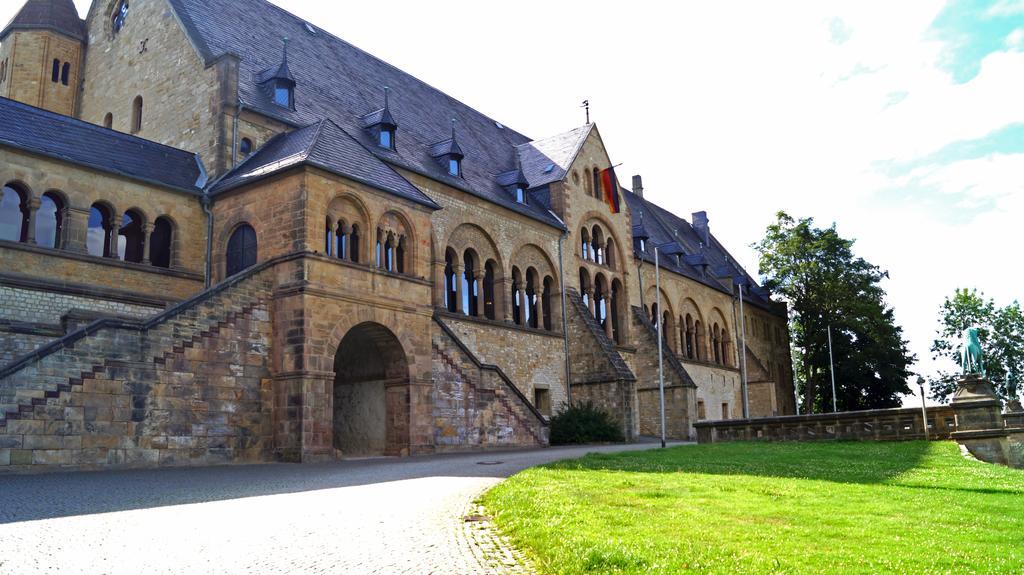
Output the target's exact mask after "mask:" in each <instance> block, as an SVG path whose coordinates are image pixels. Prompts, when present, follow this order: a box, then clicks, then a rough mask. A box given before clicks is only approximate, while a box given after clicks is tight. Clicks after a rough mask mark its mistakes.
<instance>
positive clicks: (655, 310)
mask: <svg viewBox="0 0 1024 575" xmlns="http://www.w3.org/2000/svg"><path fill="white" fill-rule="evenodd" d="M658 317H659V316H658V304H656V303H652V304H651V325H653V326H654V329H658Z"/></svg>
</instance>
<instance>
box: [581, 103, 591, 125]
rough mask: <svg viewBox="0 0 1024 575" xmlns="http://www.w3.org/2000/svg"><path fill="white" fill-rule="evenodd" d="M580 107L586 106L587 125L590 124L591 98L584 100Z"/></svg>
mask: <svg viewBox="0 0 1024 575" xmlns="http://www.w3.org/2000/svg"><path fill="white" fill-rule="evenodd" d="M580 108H585V109H586V110H587V125H588V126H589V125H590V100H583V104H582V105H581V106H580Z"/></svg>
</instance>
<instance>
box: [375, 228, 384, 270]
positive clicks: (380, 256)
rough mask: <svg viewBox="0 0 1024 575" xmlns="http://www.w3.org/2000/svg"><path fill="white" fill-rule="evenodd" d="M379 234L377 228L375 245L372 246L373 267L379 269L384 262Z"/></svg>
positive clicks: (379, 231) (379, 230) (380, 232)
mask: <svg viewBox="0 0 1024 575" xmlns="http://www.w3.org/2000/svg"><path fill="white" fill-rule="evenodd" d="M381 234H383V232H382V231H381V229H380V228H377V243H376V244H374V248H373V254H374V255H373V265H375V266H377V267H381V264H382V263H383V262H384V253H383V252H384V246H383V245H382V243H381Z"/></svg>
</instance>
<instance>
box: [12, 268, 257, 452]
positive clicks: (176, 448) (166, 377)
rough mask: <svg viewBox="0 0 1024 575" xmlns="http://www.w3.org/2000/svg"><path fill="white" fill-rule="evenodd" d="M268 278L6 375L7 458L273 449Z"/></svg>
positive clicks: (92, 338) (95, 336)
mask: <svg viewBox="0 0 1024 575" xmlns="http://www.w3.org/2000/svg"><path fill="white" fill-rule="evenodd" d="M270 287H271V284H270V283H269V281H268V278H267V277H266V273H265V274H263V275H257V276H254V277H252V278H249V279H248V280H247V281H244V282H241V283H240V284H238V285H233V286H225V289H222V290H220V291H217V292H213V293H211V295H209V296H206V297H204V298H203V299H202V300H201V301H196V302H190V303H188V304H185V305H183V306H182V307H178V308H175V309H174V310H171V311H169V312H167V313H166V314H164V315H162V316H161V318H160V321H158V322H155V323H151V324H149V325H146V329H145V330H141V329H140V328H141V325H140V324H134V325H133V324H131V323H120V324H118V323H114V324H108V325H107V326H106V327H103V328H101V329H100V330H99V331H97V332H95V333H92V334H90V335H87V336H85V337H82V338H80V339H78V340H77V341H73V342H72V341H71V340H67V341H66V342H65V343H64V344H62V345H61V346H60V347H57V348H54V349H53V350H52V351H50V352H49V353H48V354H47V355H45V356H43V357H41V358H39V359H37V360H33V361H30V362H28V363H26V364H25V365H22V366H20V367H19V369H17V370H16V371H11V370H8V371H7V372H4V373H2V374H0V404H2V407H3V409H2V411H3V412H4V418H3V419H0V423H2V425H0V466H3V467H5V468H7V469H27V468H31V467H34V466H47V467H56V466H69V467H77V468H82V467H86V468H88V467H106V466H153V465H195V464H203V465H205V464H212V463H229V462H255V461H268V460H270V458H271V457H272V455H273V451H272V447H273V436H272V430H273V426H272V406H273V394H272V387H271V385H272V380H271V378H270V370H269V359H268V358H269V352H270V345H271V341H272V333H273V329H272V324H271V321H270V319H271V318H270V307H271V305H272V303H271V297H270V294H271V292H270Z"/></svg>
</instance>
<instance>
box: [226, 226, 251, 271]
mask: <svg viewBox="0 0 1024 575" xmlns="http://www.w3.org/2000/svg"><path fill="white" fill-rule="evenodd" d="M256 257H257V244H256V230H254V229H252V226H250V225H249V224H242V225H240V226H238V228H236V229H235V231H234V232H232V233H231V239H229V240H228V251H227V275H228V276H229V277H230V276H233V275H235V274H237V273H239V272H241V271H243V270H246V269H248V268H251V267H252V266H254V265H256Z"/></svg>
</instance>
